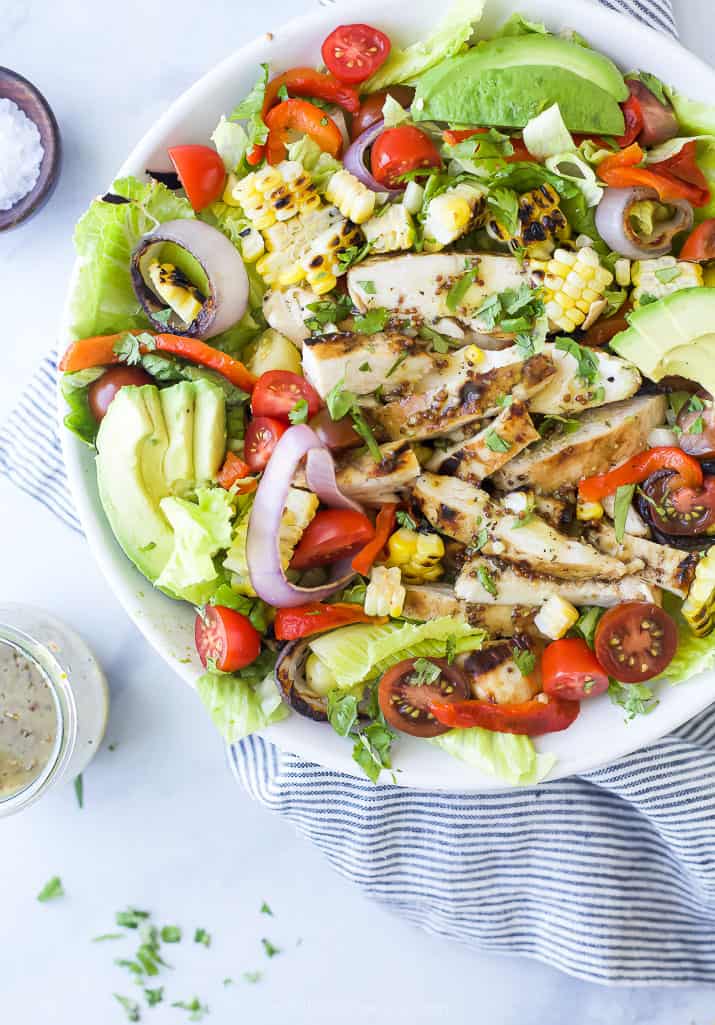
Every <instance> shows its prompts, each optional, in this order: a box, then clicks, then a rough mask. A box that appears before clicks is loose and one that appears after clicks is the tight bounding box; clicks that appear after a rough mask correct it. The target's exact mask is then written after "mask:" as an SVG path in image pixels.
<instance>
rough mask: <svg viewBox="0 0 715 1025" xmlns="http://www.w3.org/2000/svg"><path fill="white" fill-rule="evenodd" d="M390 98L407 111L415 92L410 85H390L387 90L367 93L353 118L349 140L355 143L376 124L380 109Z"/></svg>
mask: <svg viewBox="0 0 715 1025" xmlns="http://www.w3.org/2000/svg"><path fill="white" fill-rule="evenodd" d="M388 96H391V97H392V98H393V100H397V102H398V103H399V104H400V106H401V107H404V108H405V109H406V110H408V109H409V108H410V107H411V106H412V101H413V100H414V98H415V90H414V89H413V88H412V86H410V85H391V86H389V87H388V88H387V89H379V90H378V91H377V92H376V93H369V94H368V95H367V96H365V97H364V98H363V101H362V103H361V105H360V110H359V111H358V113H357V114H355V116H354V117H353V120H352V125H351V126H350V138H351V139H352V140H353V142H354V141H355V139H357V138H358V136H360V135H362V133H363V132H365V131H367V129H368V128H370V127H371V126H372V125H374V124H376V123H377V122H378V121H379V120H380V118H381V117H382V108H383V107H384V106H385V100H386V99H387V97H388Z"/></svg>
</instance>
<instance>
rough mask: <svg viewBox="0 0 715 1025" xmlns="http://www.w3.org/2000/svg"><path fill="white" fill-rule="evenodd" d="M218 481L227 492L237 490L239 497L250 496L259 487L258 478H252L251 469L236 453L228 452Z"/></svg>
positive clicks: (217, 478)
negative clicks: (232, 489)
mask: <svg viewBox="0 0 715 1025" xmlns="http://www.w3.org/2000/svg"><path fill="white" fill-rule="evenodd" d="M216 481H217V483H218V484H220V486H221V487H222V488H225V489H226V491H230V490H231V488H234V489H235V494H237V495H250V494H251V492H252V491H255V490H256V488H257V487H258V478H257V477H252V476H251V468H250V466H249V465H248V463H246V462H244V461H243V459H241V458H240V456H237V455H236V453H235V452H227V453H226V458H225V460H224V463H223V466H222V467H221V469H220V470H219V472H218V475H217V477H216Z"/></svg>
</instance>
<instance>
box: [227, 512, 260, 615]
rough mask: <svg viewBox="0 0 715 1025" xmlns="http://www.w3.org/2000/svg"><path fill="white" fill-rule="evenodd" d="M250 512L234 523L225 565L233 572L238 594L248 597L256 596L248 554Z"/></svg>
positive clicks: (232, 580) (233, 582)
mask: <svg viewBox="0 0 715 1025" xmlns="http://www.w3.org/2000/svg"><path fill="white" fill-rule="evenodd" d="M249 512H250V510H249ZM249 512H246V513H244V515H243V516H242V517H241V519H240V520H238V521H236V522H235V523H234V528H233V538H232V540H231V547H230V548H229V550H228V552H227V553H226V558H225V559H224V560H223V565H224V568H225V569H227V570H228V571H229V573H230V574H231V587H232V588H233V589H234V591H237V592H238V594H245V595H246V596H247V597H248V598H255V597H256V592H255V591H254V590H253V584H252V583H251V577H250V574H249V572H248V558H247V556H246V541H247V538H248V520H249Z"/></svg>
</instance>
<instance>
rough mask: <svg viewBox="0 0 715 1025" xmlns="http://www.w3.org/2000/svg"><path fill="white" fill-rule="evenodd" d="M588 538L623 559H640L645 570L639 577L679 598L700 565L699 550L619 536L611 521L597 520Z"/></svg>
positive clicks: (596, 545)
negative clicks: (619, 538)
mask: <svg viewBox="0 0 715 1025" xmlns="http://www.w3.org/2000/svg"><path fill="white" fill-rule="evenodd" d="M587 537H588V539H589V541H590V542H591V543H592V544H593V545H595V547H596V548H598V549H599V551H601V552H605V553H606V554H607V555H612V556H615V557H616V558H618V559H622V560H623V561H624V562H626V561H628V560H630V559H640V560H641V561H642V562H643V569H642V570H641V571H640V576H641V577H642V578H643V580H645V581H647V582H648V583H649V584H655V586H656V587H662V588H663V589H664V590H666V591H670V592H671V594H677V595H678V597H679V598H686V597H687V594H688V590H689V588H690V585H691V583H692V582H693V577H694V576H695V567H696V566H697V564H698V559H699V555H698V553H696V552H681V551H678V549H677V548H670V547H669V546H668V545H659V544H656V543H655V541H648V540H647V539H646V538H642V537H631V536H630V535H628V534H624V535H623V540H622V541H620V542H619V541H618V540H617V539H616V532H615V530H614V529H613V527H611V526H610V525H609V524H608V523H603V522H601V523H597V524H594V525H593V526H592V527H590V528H589V530H588V531H587Z"/></svg>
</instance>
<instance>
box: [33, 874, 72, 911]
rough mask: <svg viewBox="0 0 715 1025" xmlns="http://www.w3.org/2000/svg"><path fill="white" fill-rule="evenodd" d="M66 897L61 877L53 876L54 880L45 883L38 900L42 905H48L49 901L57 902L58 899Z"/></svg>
mask: <svg viewBox="0 0 715 1025" xmlns="http://www.w3.org/2000/svg"><path fill="white" fill-rule="evenodd" d="M64 895H65V891H64V887H63V885H62V880H61V879H60V877H59V876H53V877H52V879H49V880H48V881H47V882H46V883H45V885H44V886H43V887H42V889H41V890H40V892H39V893H38V894H37V899H38V900H39V901H40V902H41V903H42V904H46V903H47V901H48V900H57V898H58V897H64Z"/></svg>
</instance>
